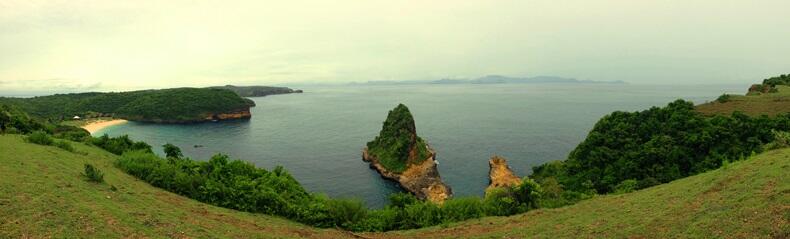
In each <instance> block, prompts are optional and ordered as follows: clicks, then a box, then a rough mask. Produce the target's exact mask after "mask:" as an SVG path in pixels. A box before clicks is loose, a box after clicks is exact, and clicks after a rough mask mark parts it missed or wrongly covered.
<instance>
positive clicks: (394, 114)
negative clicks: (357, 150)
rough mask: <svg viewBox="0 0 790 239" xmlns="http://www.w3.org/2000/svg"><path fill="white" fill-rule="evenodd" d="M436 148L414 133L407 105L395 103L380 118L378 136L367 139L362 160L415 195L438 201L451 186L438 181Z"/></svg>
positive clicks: (446, 196)
mask: <svg viewBox="0 0 790 239" xmlns="http://www.w3.org/2000/svg"><path fill="white" fill-rule="evenodd" d="M435 159H436V152H435V151H433V149H431V148H430V146H428V144H427V143H425V141H424V140H423V139H422V138H420V137H419V136H417V129H416V127H415V125H414V118H413V117H412V115H411V112H409V108H408V107H406V106H405V105H403V104H399V105H398V106H397V107H395V109H393V110H391V111H390V112H389V114H388V115H387V120H386V121H384V126H382V128H381V132H380V133H379V136H377V137H376V138H375V139H373V141H370V142H368V144H367V147H365V149H364V150H363V151H362V160H364V161H366V162H369V163H370V167H371V168H373V169H375V170H376V171H378V172H379V173H380V174H381V176H382V177H384V178H386V179H390V180H393V181H396V182H398V183H399V184H400V185H401V187H402V188H403V189H405V190H406V191H409V192H411V193H412V194H414V195H415V196H417V198H420V199H423V200H429V201H432V202H436V203H442V202H444V201H445V200H446V199H447V198H449V197H451V196H452V190H451V189H450V187H449V186H447V185H446V184H444V182H442V178H441V176H439V170H438V169H437V165H436V161H435Z"/></svg>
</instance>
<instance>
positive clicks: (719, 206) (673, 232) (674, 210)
mask: <svg viewBox="0 0 790 239" xmlns="http://www.w3.org/2000/svg"><path fill="white" fill-rule="evenodd" d="M788 172H790V149H781V150H773V151H768V152H765V153H763V154H760V155H757V156H753V157H751V158H749V159H747V160H744V161H739V162H735V163H731V164H729V165H726V166H724V167H722V168H720V169H717V170H713V171H709V172H706V173H702V174H699V175H696V176H691V177H688V178H684V179H679V180H676V181H673V182H671V183H668V184H663V185H658V186H655V187H651V188H647V189H644V190H640V191H637V192H633V193H628V194H621V195H607V196H599V197H596V198H593V199H590V200H586V201H582V202H580V203H578V204H575V205H572V206H568V207H564V208H558V209H542V210H535V211H531V212H528V213H525V214H521V215H517V216H511V217H499V218H483V219H479V220H473V221H467V222H464V223H459V224H453V225H450V226H449V227H446V228H427V229H421V230H413V231H405V232H396V233H395V234H393V235H392V236H405V237H445V236H450V235H463V236H464V237H478V238H493V237H495V238H503V237H504V238H522V237H529V238H676V237H680V238H790V174H789V173H788Z"/></svg>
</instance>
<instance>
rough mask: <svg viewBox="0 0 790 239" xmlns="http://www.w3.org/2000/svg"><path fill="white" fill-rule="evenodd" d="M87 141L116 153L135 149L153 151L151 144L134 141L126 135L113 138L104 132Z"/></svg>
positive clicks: (119, 153)
mask: <svg viewBox="0 0 790 239" xmlns="http://www.w3.org/2000/svg"><path fill="white" fill-rule="evenodd" d="M89 143H90V144H92V145H95V146H97V147H99V148H102V149H104V150H107V151H108V152H110V153H113V154H117V155H121V154H123V153H124V152H127V151H135V150H143V151H146V152H153V151H151V145H148V144H146V143H145V142H142V141H137V142H135V141H133V140H131V139H130V138H129V136H128V135H123V136H119V137H114V138H113V137H110V136H108V135H107V134H105V135H102V136H101V137H98V138H91V139H90V141H89Z"/></svg>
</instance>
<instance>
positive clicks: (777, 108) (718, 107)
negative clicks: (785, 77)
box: [697, 85, 790, 116]
mask: <svg viewBox="0 0 790 239" xmlns="http://www.w3.org/2000/svg"><path fill="white" fill-rule="evenodd" d="M774 88H775V90H776V92H772V93H759V94H749V95H727V96H722V97H719V100H717V101H713V102H708V103H705V104H701V105H698V106H697V111H699V112H700V113H702V114H705V115H730V114H732V113H733V112H735V111H740V112H743V113H744V114H747V115H749V116H760V115H768V116H775V115H779V114H784V113H788V112H790V86H787V85H776V86H774Z"/></svg>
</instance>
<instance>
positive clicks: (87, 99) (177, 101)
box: [0, 88, 254, 123]
mask: <svg viewBox="0 0 790 239" xmlns="http://www.w3.org/2000/svg"><path fill="white" fill-rule="evenodd" d="M251 102H252V101H251V100H249V99H246V98H243V97H241V96H239V95H238V94H236V93H234V92H233V91H230V90H227V89H210V88H173V89H160V90H141V91H128V92H108V93H102V92H88V93H76V94H56V95H49V96H38V97H32V98H0V103H5V104H8V105H14V106H16V107H18V108H20V109H22V110H24V111H25V112H28V113H29V114H31V115H32V116H35V117H37V118H43V119H48V120H52V121H55V122H59V121H64V120H71V119H73V118H81V119H88V118H94V117H96V118H98V117H104V118H106V117H109V118H115V119H124V120H129V121H138V122H151V123H196V122H206V121H218V120H229V119H249V118H250V117H252V115H251V114H250V107H251V106H254V103H251ZM75 116H76V117H75Z"/></svg>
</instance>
